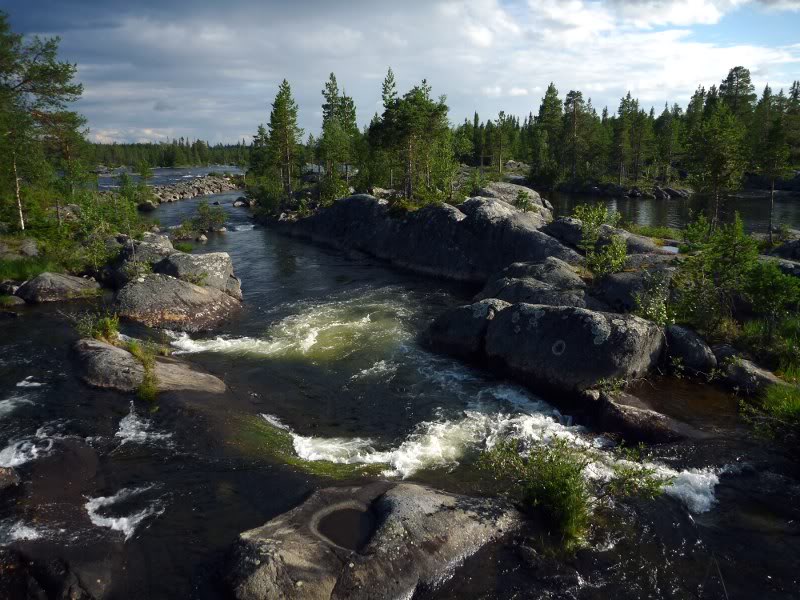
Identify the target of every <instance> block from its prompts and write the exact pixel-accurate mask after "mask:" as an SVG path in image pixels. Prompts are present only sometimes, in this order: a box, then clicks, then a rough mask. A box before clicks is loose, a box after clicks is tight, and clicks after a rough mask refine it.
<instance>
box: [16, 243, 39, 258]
mask: <svg viewBox="0 0 800 600" xmlns="http://www.w3.org/2000/svg"><path fill="white" fill-rule="evenodd" d="M19 253H20V254H21V255H22V256H27V257H30V258H32V257H35V256H39V246H38V244H37V243H36V240H32V239H30V238H26V239H24V240H22V242H21V243H20V245H19Z"/></svg>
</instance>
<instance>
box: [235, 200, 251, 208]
mask: <svg viewBox="0 0 800 600" xmlns="http://www.w3.org/2000/svg"><path fill="white" fill-rule="evenodd" d="M233 206H234V207H236V208H242V207H245V206H248V203H247V202H246V201H244V200H236V201H235V202H234V203H233Z"/></svg>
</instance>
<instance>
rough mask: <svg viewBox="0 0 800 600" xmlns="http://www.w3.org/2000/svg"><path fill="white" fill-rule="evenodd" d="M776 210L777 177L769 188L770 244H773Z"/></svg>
mask: <svg viewBox="0 0 800 600" xmlns="http://www.w3.org/2000/svg"><path fill="white" fill-rule="evenodd" d="M774 210H775V178H774V177H773V178H772V185H771V186H770V190H769V245H770V246H772V213H773V211H774Z"/></svg>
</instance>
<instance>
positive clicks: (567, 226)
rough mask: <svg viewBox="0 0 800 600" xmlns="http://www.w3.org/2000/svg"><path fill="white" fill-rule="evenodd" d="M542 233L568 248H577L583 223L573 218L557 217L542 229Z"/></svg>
mask: <svg viewBox="0 0 800 600" xmlns="http://www.w3.org/2000/svg"><path fill="white" fill-rule="evenodd" d="M542 231H543V232H544V233H546V234H547V235H551V236H553V237H554V238H556V239H557V240H559V241H561V242H563V243H565V244H567V245H568V246H573V247H577V246H578V244H579V243H580V241H581V236H582V235H583V223H581V221H580V219H576V218H575V217H559V218H557V219H556V220H555V221H553V222H552V223H550V224H548V225H546V226H544V227H542Z"/></svg>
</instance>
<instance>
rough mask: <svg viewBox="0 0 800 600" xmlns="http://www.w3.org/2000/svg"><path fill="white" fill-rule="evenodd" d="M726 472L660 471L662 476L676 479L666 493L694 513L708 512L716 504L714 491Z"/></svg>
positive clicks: (710, 469)
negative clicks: (720, 476)
mask: <svg viewBox="0 0 800 600" xmlns="http://www.w3.org/2000/svg"><path fill="white" fill-rule="evenodd" d="M724 471H725V468H724V467H723V468H722V469H712V468H705V469H687V470H684V471H680V472H677V471H674V470H672V469H669V468H666V467H663V468H661V469H659V472H661V473H662V474H664V475H667V476H670V477H674V480H673V481H672V483H671V484H670V485H669V486H668V487H667V489H666V493H667V494H669V495H670V496H672V497H673V498H676V499H678V500H680V501H681V502H683V503H684V504H685V505H686V507H687V508H688V509H689V510H690V511H692V512H694V513H702V512H708V511H709V510H711V509H712V508H713V506H714V504H716V502H717V499H716V497H715V495H714V489H715V488H716V486H717V484H718V483H719V475H720V474H721V473H723V472H724Z"/></svg>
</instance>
